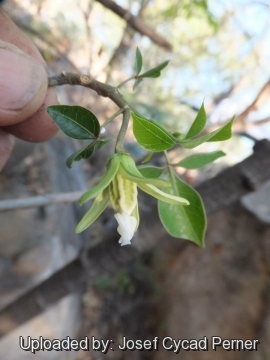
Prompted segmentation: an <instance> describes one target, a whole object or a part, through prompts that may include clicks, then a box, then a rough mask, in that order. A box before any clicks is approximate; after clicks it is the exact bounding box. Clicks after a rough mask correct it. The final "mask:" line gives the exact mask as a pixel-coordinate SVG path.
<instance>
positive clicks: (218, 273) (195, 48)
mask: <svg viewBox="0 0 270 360" xmlns="http://www.w3.org/2000/svg"><path fill="white" fill-rule="evenodd" d="M116 5H117V6H116ZM4 9H5V11H6V13H7V14H8V15H9V16H10V17H11V18H12V20H13V21H14V22H15V23H16V24H17V25H18V26H19V27H20V28H21V29H22V30H23V31H24V32H25V34H26V35H27V36H28V37H30V38H31V39H32V41H33V42H34V43H35V44H36V46H37V47H38V48H39V50H40V52H41V53H42V55H43V57H44V58H45V60H46V62H47V64H48V70H49V73H50V75H57V74H59V73H61V72H62V71H70V72H79V73H84V74H89V73H90V74H91V76H93V77H95V78H96V79H98V80H99V81H102V82H107V83H110V84H111V85H114V86H116V85H118V84H119V83H120V82H122V81H124V80H125V79H127V78H128V77H130V76H132V75H133V73H134V67H135V51H136V47H139V48H140V50H141V53H142V55H143V60H144V67H143V69H144V70H147V69H150V68H152V67H154V66H156V65H158V64H160V63H162V62H163V61H165V60H170V63H169V66H168V67H167V68H166V69H165V70H163V72H162V76H161V77H160V78H158V79H144V81H143V82H142V83H141V84H140V86H139V87H138V88H137V89H136V91H135V92H134V91H133V89H132V86H133V84H132V83H128V84H127V85H126V86H125V87H123V89H122V92H123V95H124V96H125V97H126V98H127V99H128V100H129V102H130V103H131V104H132V105H133V106H134V107H135V108H136V109H137V110H139V111H140V112H141V113H143V114H144V115H145V116H146V117H148V118H151V119H154V120H156V121H158V122H159V123H160V124H162V125H163V126H165V127H166V128H167V129H168V130H170V131H178V132H185V131H187V130H188V128H189V127H190V124H191V123H192V121H193V120H194V118H195V116H196V112H197V111H198V109H199V108H200V106H201V104H202V102H203V101H204V104H205V108H206V111H207V114H208V125H207V129H206V130H207V131H212V130H214V129H215V128H216V127H217V126H220V125H222V124H224V123H225V122H226V121H228V120H229V119H230V118H231V117H232V116H233V115H236V120H235V123H234V127H233V131H234V135H233V137H232V139H231V140H229V141H226V142H221V143H206V144H203V145H201V146H200V147H199V148H198V149H196V152H197V151H199V152H206V151H215V150H219V149H221V150H223V151H225V152H226V153H227V156H226V157H223V158H221V159H219V160H218V161H216V162H215V163H214V164H213V165H208V166H206V167H205V168H204V169H202V170H200V171H197V170H185V171H184V170H179V175H180V176H182V178H183V179H184V180H186V181H187V182H189V183H190V184H192V185H193V186H197V187H198V190H199V192H200V189H201V191H202V196H203V199H204V200H205V201H206V210H207V212H208V214H209V225H208V232H207V236H206V248H205V249H199V248H197V247H195V245H193V244H191V243H188V242H187V241H182V240H178V239H173V238H172V237H170V236H169V235H168V234H166V233H165V231H164V230H163V228H162V227H161V224H160V222H159V219H158V216H157V210H156V204H155V202H154V201H152V199H149V198H148V197H146V196H145V197H144V195H142V194H140V202H141V205H140V206H141V218H142V225H141V228H140V230H139V232H138V234H137V236H136V238H135V239H134V241H133V244H134V245H133V248H132V249H131V250H130V249H128V250H123V248H120V247H117V248H114V247H113V246H114V245H113V243H116V245H117V240H118V235H117V233H116V224H115V223H114V221H113V213H112V211H111V210H110V209H107V210H106V211H105V212H104V214H103V215H102V216H101V217H100V219H99V220H98V221H97V222H96V223H95V224H93V225H92V226H91V227H90V229H88V230H87V231H86V232H85V233H83V234H82V235H81V236H78V235H75V234H74V227H75V224H76V222H77V221H78V220H79V219H80V217H81V215H82V214H83V213H84V211H85V208H84V209H83V210H81V209H79V207H78V206H77V204H74V205H64V204H61V205H49V206H40V207H36V208H32V209H25V210H15V211H12V212H2V213H1V214H0V229H1V231H0V244H1V250H0V311H1V309H2V311H5V309H6V308H7V306H8V305H9V304H11V303H14V304H15V305H16V308H17V309H19V310H18V311H19V312H20V311H21V313H27V311H28V310H29V308H28V307H24V305H23V303H20V297H21V296H22V295H23V294H25V293H27V292H29V291H32V290H33V289H34V290H35V289H37V290H38V289H39V286H40V284H42V283H43V282H44V281H48V284H49V287H48V289H50V284H51V283H50V279H52V277H53V276H54V274H55V272H57V271H59V270H61V269H65V267H66V266H67V264H70V263H72V262H73V263H74V261H76V259H77V258H78V256H81V254H90V255H89V256H88V257H87V256H86V258H85V259H84V260H85V261H84V263H85V273H86V274H88V275H87V279H86V281H84V283H83V285H82V286H80V287H79V288H76V289H75V290H76V291H75V290H74V288H73V287H72V286H73V285H74V282H75V283H76V279H74V278H73V277H72V276H71V278H67V280H66V281H67V284H65V288H69V289H70V290H69V291H67V290H66V293H70V294H69V295H67V294H66V293H65V295H66V296H64V297H63V296H60V295H59V296H57V299H55V300H52V298H53V296H51V295H50V294H49V295H48V299H46V296H45V297H44V293H43V294H41V295H40V294H39V295H37V294H35V293H34V295H35V296H34V295H33V297H34V298H35V300H33V301H35V302H36V303H38V304H39V311H37V313H38V312H39V313H40V314H39V315H37V314H36V316H35V317H33V318H31V319H30V317H31V316H30V315H29V318H28V319H27V320H28V321H27V322H24V321H19V323H22V322H23V324H22V325H20V326H19V324H16V317H14V318H13V319H12V321H11V319H10V318H9V319H7V318H5V317H3V316H2V317H1V314H0V319H1V325H0V332H1V334H2V338H1V340H0V355H1V356H2V357H3V358H4V359H5V360H11V359H18V356H20V358H21V359H22V360H23V359H31V358H32V357H33V356H36V358H37V359H76V360H84V359H100V358H103V357H107V358H109V359H127V358H129V359H155V360H156V359H157V360H159V359H162V358H164V357H166V358H167V359H170V358H173V357H174V356H176V355H175V354H173V353H171V352H167V351H165V350H164V351H162V349H161V348H160V351H158V352H156V351H151V352H149V351H143V352H139V351H134V352H129V351H127V352H122V351H119V350H118V351H117V347H116V346H115V351H114V352H113V351H109V352H108V353H107V354H106V355H103V354H101V353H100V352H92V351H90V352H84V351H79V352H54V351H52V352H37V353H36V355H31V354H30V353H29V352H24V351H22V350H20V349H19V347H18V337H19V335H22V336H25V337H27V336H28V335H29V336H32V337H33V338H38V337H39V336H43V337H46V338H51V339H53V338H64V337H65V336H67V335H68V336H71V337H73V338H83V337H85V336H88V337H89V338H90V337H91V336H95V337H97V338H102V339H113V340H114V341H115V344H117V343H121V339H122V337H123V336H126V337H128V338H132V339H142V340H144V339H153V338H154V337H155V336H158V337H159V338H160V339H162V337H164V336H171V337H173V338H175V339H183V338H185V339H191V338H193V339H194V338H195V339H201V338H202V337H203V336H208V337H209V338H210V337H211V336H221V337H223V338H226V339H229V338H233V339H238V338H239V339H248V338H254V339H259V340H260V342H261V344H260V345H259V348H258V350H259V351H258V352H248V353H247V352H226V351H223V352H222V351H220V352H218V353H216V352H192V353H191V352H181V353H180V354H179V355H178V356H179V357H180V358H181V359H183V360H186V359H187V360H191V359H195V360H204V359H207V360H211V359H216V356H217V355H218V358H219V359H221V360H223V359H224V360H226V359H237V360H241V359H248V360H249V359H251V360H268V359H270V345H269V343H270V342H269V340H270V281H269V272H270V266H269V263H270V261H269V256H270V243H269V239H270V230H269V223H270V195H269V194H270V191H269V190H270V185H269V184H270V183H269V180H270V174H269V169H270V160H269V155H270V146H269V143H268V141H267V140H269V138H270V122H269V120H270V101H269V99H270V81H269V71H270V61H269V60H270V46H269V43H270V2H269V1H251V0H236V1H233V0H226V1H214V0H209V1H207V0H183V1H176V0H166V1H161V0H118V1H111V0H96V1H94V0H65V1H64V0H36V1H31V0H9V1H7V2H6V3H5V5H4ZM57 91H58V98H59V102H60V103H61V104H69V105H72V104H74V105H81V106H84V107H87V108H89V109H90V110H91V111H92V112H94V113H95V114H96V116H97V117H98V119H99V120H100V122H101V123H102V122H104V121H105V120H106V119H107V118H109V117H110V116H111V115H112V114H113V113H114V112H115V111H116V110H117V107H116V105H115V104H113V103H112V102H111V101H110V100H109V99H106V98H102V97H100V96H98V95H97V94H96V93H94V92H93V91H91V90H89V89H85V88H82V87H78V86H76V87H74V86H61V87H58V89H57ZM118 128H119V122H118V120H115V121H114V122H113V123H111V124H110V125H109V126H108V128H107V132H108V135H115V134H117V130H118ZM262 139H266V141H261V140H262ZM81 145H82V144H81V143H80V142H79V141H74V140H71V139H67V138H66V137H65V136H63V135H62V134H58V135H57V136H56V137H55V138H54V139H53V140H51V141H49V142H48V143H46V144H39V145H33V144H28V143H25V142H23V141H17V144H16V147H15V150H14V153H13V156H12V158H11V159H10V161H9V162H8V163H7V165H6V167H5V168H4V170H3V172H2V173H1V174H0V197H1V200H3V199H13V198H20V197H27V196H34V195H44V194H47V193H61V192H67V191H78V190H84V189H86V188H87V187H89V186H91V184H93V183H94V182H95V180H96V179H97V178H98V177H99V176H100V175H101V174H102V173H103V171H104V169H105V165H106V161H107V159H108V154H109V151H110V150H111V151H113V145H108V146H106V147H105V148H104V149H102V150H101V151H100V152H99V153H97V154H96V155H95V156H93V158H91V159H90V160H89V161H85V162H84V163H80V164H76V165H75V166H74V167H73V168H72V170H68V169H66V168H65V160H66V158H67V156H69V155H70V154H71V153H72V152H73V151H74V150H76V149H79V148H80V147H81ZM254 145H255V148H254ZM110 146H111V149H110ZM256 146H257V148H256ZM126 149H127V151H129V152H131V153H132V155H133V156H134V158H135V159H136V160H137V161H138V162H139V161H140V160H141V159H143V157H145V156H146V152H145V151H144V150H142V149H141V148H139V147H137V146H136V144H135V142H134V138H133V136H132V133H131V132H128V134H127V142H126ZM255 149H257V150H256V151H257V153H256V151H255ZM253 152H254V154H253ZM190 153H192V151H190V150H189V151H187V150H185V151H184V150H183V149H180V150H179V149H178V150H172V151H170V156H171V158H172V159H173V160H174V161H179V160H180V159H181V158H183V157H185V156H186V155H187V154H190ZM252 154H253V155H252ZM256 154H257V155H256ZM250 156H251V157H250ZM248 157H250V158H249V159H251V160H248V159H247V160H246V161H244V159H246V158H248ZM152 161H153V163H154V164H161V163H162V161H163V160H162V159H161V158H159V157H158V156H157V157H154V158H153V160H152ZM243 161H244V162H243ZM237 164H240V165H237ZM241 164H242V165H241ZM234 166H235V167H234ZM233 169H236V170H233ZM239 169H240V170H239ZM221 171H225V173H226V174H228V175H226V176H224V177H222V176H220V175H218V174H220V172H221ZM216 176H219V177H218V178H216ZM224 179H225V180H224ZM211 181H212V182H211ZM203 184H209V185H203ZM247 192H249V193H250V194H249V195H245V194H246V193H247ZM243 195H245V197H243ZM209 199H210V200H209ZM208 200H209V201H208ZM117 246H118V245H117ZM111 247H112V249H111ZM111 254H113V256H111ZM65 274H66V273H65ZM65 276H66V275H65ZM77 282H79V281H77ZM63 286H64V285H63ZM56 288H57V286H56ZM52 289H54V288H53V285H51V291H52ZM55 291H56V290H55ZM45 295H46V294H45ZM56 300H57V301H56ZM16 301H17V302H16ZM30 310H31V309H30ZM30 310H29V313H30V312H31V311H30ZM18 314H19V313H18ZM18 314H17V315H16V316H19V315H18ZM17 325H18V326H17ZM7 329H9V330H7ZM11 330H12V331H11Z"/></svg>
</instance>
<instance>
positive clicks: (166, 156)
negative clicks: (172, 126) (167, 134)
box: [163, 150, 175, 185]
mask: <svg viewBox="0 0 270 360" xmlns="http://www.w3.org/2000/svg"><path fill="white" fill-rule="evenodd" d="M163 154H164V156H165V159H166V163H167V165H168V166H167V167H168V170H169V175H170V177H171V179H172V182H173V185H175V181H174V170H173V167H172V165H171V163H170V159H169V156H168V153H167V151H166V150H165V151H163Z"/></svg>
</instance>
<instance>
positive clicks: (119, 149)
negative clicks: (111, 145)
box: [115, 106, 130, 153]
mask: <svg viewBox="0 0 270 360" xmlns="http://www.w3.org/2000/svg"><path fill="white" fill-rule="evenodd" d="M129 119H130V110H129V108H128V106H126V107H125V110H124V112H123V121H122V125H121V128H120V131H119V133H118V136H117V139H116V145H115V152H116V153H119V152H123V151H124V147H123V141H124V138H125V135H126V132H127V129H128V124H129Z"/></svg>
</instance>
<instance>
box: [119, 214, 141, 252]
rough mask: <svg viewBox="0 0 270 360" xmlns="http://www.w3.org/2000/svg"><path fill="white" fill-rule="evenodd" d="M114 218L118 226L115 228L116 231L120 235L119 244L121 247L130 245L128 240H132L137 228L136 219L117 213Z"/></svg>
mask: <svg viewBox="0 0 270 360" xmlns="http://www.w3.org/2000/svg"><path fill="white" fill-rule="evenodd" d="M114 217H115V218H116V220H117V222H118V224H119V226H118V228H117V231H118V232H119V234H120V235H121V238H120V240H119V244H121V246H124V245H130V240H131V239H132V238H133V235H134V233H135V230H136V227H137V220H136V218H135V217H134V216H131V215H129V214H128V213H125V212H124V213H122V214H119V213H117V214H115V215H114Z"/></svg>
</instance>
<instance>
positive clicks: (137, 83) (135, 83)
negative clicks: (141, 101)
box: [133, 79, 143, 91]
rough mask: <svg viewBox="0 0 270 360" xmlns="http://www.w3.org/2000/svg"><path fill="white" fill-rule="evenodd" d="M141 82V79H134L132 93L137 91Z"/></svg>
mask: <svg viewBox="0 0 270 360" xmlns="http://www.w3.org/2000/svg"><path fill="white" fill-rule="evenodd" d="M142 81H143V79H136V81H135V82H134V85H133V91H135V90H136V89H137V87H138V86H139V85H140V83H141V82H142Z"/></svg>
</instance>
